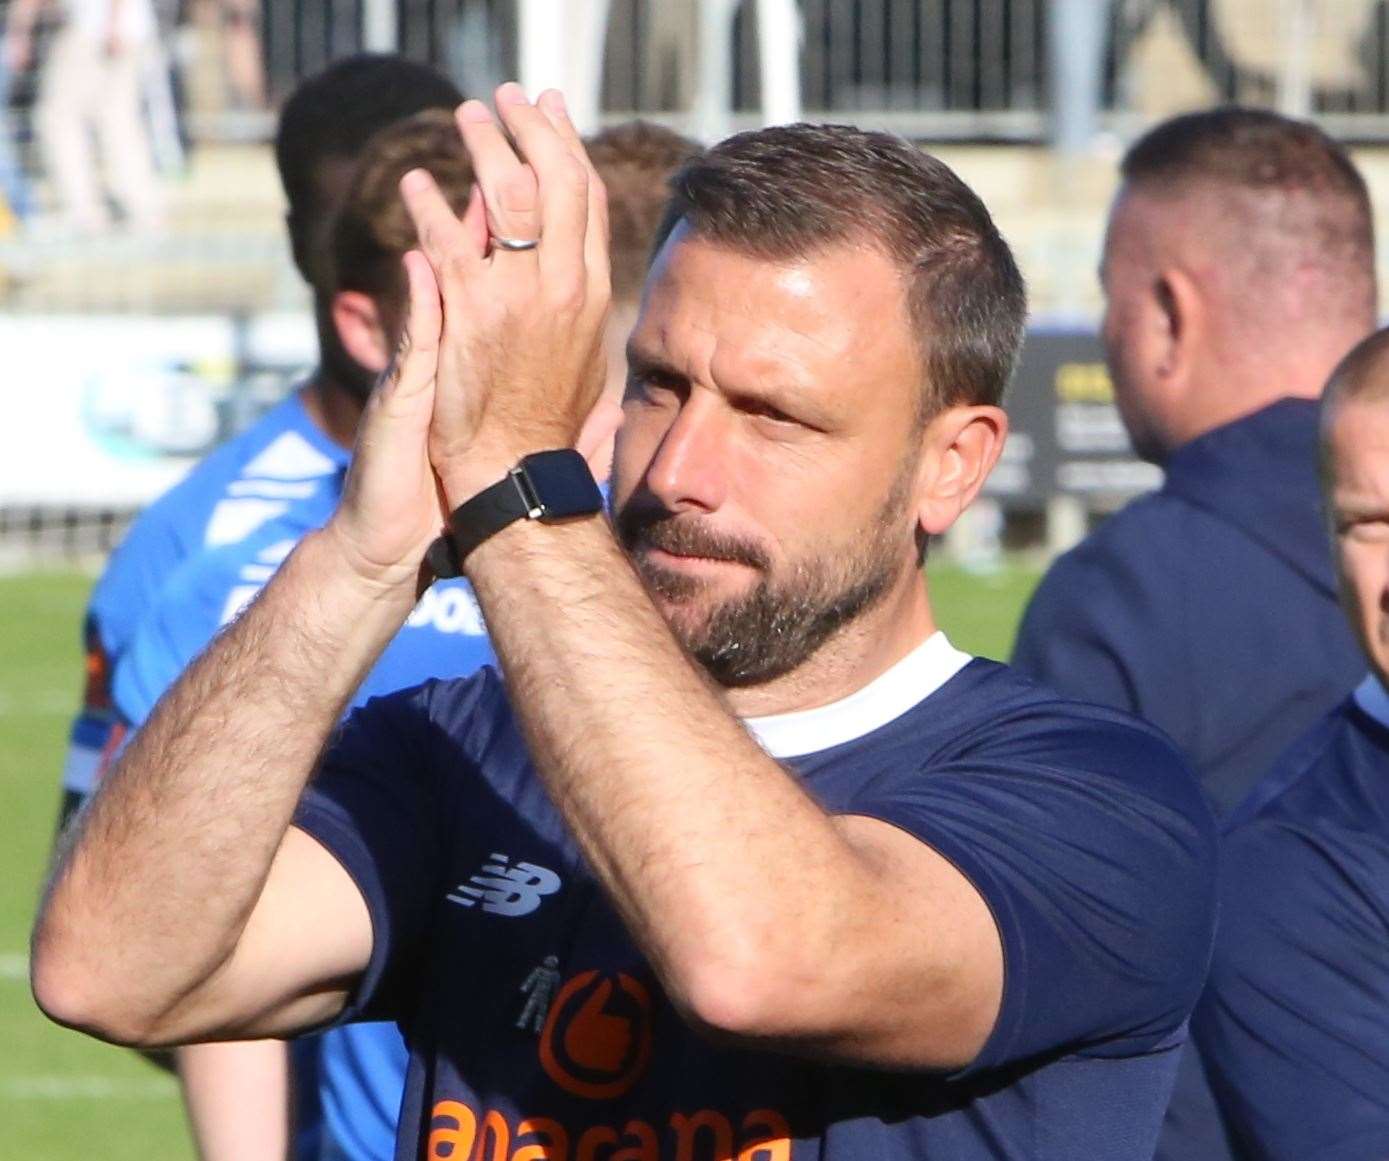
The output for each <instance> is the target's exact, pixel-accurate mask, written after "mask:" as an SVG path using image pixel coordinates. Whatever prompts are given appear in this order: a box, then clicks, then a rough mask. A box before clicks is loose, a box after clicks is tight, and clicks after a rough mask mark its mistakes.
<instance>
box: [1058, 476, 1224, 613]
mask: <svg viewBox="0 0 1389 1161" xmlns="http://www.w3.org/2000/svg"><path fill="white" fill-rule="evenodd" d="M1219 534H1220V529H1219V526H1218V522H1217V521H1215V520H1214V519H1213V518H1212V517H1210V516H1209V515H1208V514H1206V513H1205V512H1203V511H1201V510H1200V509H1199V508H1196V507H1194V506H1192V505H1191V504H1188V503H1187V502H1186V501H1185V500H1183V499H1181V498H1180V497H1178V496H1174V495H1172V494H1171V493H1170V492H1165V491H1162V492H1152V493H1150V494H1148V495H1146V496H1141V497H1139V498H1138V499H1137V500H1133V501H1131V502H1130V503H1129V504H1127V505H1125V506H1124V507H1123V508H1121V509H1120V510H1119V511H1118V512H1116V513H1114V514H1113V515H1112V516H1109V517H1106V518H1105V520H1104V521H1103V522H1102V523H1101V524H1100V525H1099V527H1097V528H1096V529H1095V530H1094V531H1093V532H1091V533H1090V534H1089V535H1088V536H1086V537H1085V539H1084V540H1082V541H1081V542H1080V543H1079V544H1077V545H1076V546H1075V547H1074V548H1072V549H1069V550H1068V551H1066V552H1064V553H1062V554H1061V555H1060V556H1058V557H1057V558H1056V560H1055V561H1054V562H1053V563H1052V565H1051V567H1050V568H1049V569H1048V570H1047V576H1046V578H1045V580H1044V581H1043V586H1044V587H1046V588H1050V589H1051V590H1053V595H1058V596H1059V595H1060V594H1061V593H1062V592H1063V591H1066V586H1069V585H1070V584H1072V583H1073V582H1074V581H1076V580H1077V579H1083V580H1096V579H1101V578H1104V577H1119V576H1125V577H1136V578H1138V579H1139V580H1152V581H1156V580H1158V579H1159V577H1160V575H1161V574H1157V573H1154V572H1153V568H1154V566H1156V565H1160V566H1161V568H1162V569H1163V570H1164V571H1166V572H1167V573H1170V572H1171V570H1172V569H1173V568H1177V567H1180V566H1181V563H1182V561H1184V560H1188V559H1190V558H1191V555H1190V550H1191V543H1190V541H1191V538H1192V537H1193V536H1197V537H1207V536H1218V535H1219ZM1085 595H1087V594H1082V593H1074V596H1075V597H1077V598H1080V597H1083V596H1085Z"/></svg>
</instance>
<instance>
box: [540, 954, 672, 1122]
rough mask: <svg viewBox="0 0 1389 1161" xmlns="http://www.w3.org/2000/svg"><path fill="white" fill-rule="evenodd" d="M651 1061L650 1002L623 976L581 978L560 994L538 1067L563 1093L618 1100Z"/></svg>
mask: <svg viewBox="0 0 1389 1161" xmlns="http://www.w3.org/2000/svg"><path fill="white" fill-rule="evenodd" d="M650 1057H651V997H650V995H649V994H648V993H647V991H646V989H645V988H644V987H643V986H642V985H641V984H640V983H638V982H637V981H636V980H634V979H633V978H632V977H631V976H629V975H627V974H626V973H625V972H618V973H617V975H616V976H610V975H606V974H603V973H601V972H597V971H586V972H581V973H580V974H579V975H577V976H575V977H574V978H573V979H571V980H569V981H568V982H567V983H566V984H565V985H564V987H562V988H560V990H559V995H557V996H556V997H555V1000H554V1003H553V1004H551V1005H550V1014H549V1016H548V1018H547V1019H546V1021H545V1028H544V1030H543V1031H542V1032H541V1033H540V1066H541V1067H542V1068H543V1069H544V1070H545V1075H546V1076H548V1077H549V1078H550V1079H551V1080H553V1081H554V1082H555V1083H556V1084H557V1085H559V1087H560V1088H562V1089H563V1090H564V1091H565V1092H567V1093H571V1094H572V1095H574V1096H580V1097H587V1098H588V1099H590V1100H595V1101H604V1100H612V1099H613V1098H614V1097H620V1096H621V1095H622V1094H623V1093H625V1092H626V1091H627V1090H628V1089H630V1088H631V1087H632V1085H634V1084H635V1083H636V1082H637V1078H638V1077H639V1076H641V1074H642V1072H643V1071H644V1070H645V1068H646V1063H647V1061H648V1060H649V1059H650Z"/></svg>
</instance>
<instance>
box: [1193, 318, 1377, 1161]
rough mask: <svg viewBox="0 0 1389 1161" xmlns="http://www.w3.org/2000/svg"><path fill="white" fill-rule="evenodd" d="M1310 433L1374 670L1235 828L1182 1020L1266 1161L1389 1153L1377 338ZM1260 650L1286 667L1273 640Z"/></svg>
mask: <svg viewBox="0 0 1389 1161" xmlns="http://www.w3.org/2000/svg"><path fill="white" fill-rule="evenodd" d="M1322 428H1323V432H1324V437H1323V439H1324V444H1323V456H1324V471H1325V487H1326V493H1327V508H1328V515H1329V517H1330V523H1331V531H1332V536H1333V542H1334V547H1335V554H1336V562H1337V566H1338V571H1339V574H1340V581H1341V594H1342V601H1343V603H1344V605H1345V613H1346V617H1347V619H1348V620H1349V622H1350V626H1351V628H1352V629H1353V630H1354V632H1355V636H1356V638H1357V639H1358V641H1359V643H1360V646H1361V648H1362V650H1363V651H1364V656H1365V657H1367V658H1368V659H1369V665H1370V671H1371V672H1370V676H1368V677H1366V678H1365V679H1364V681H1362V682H1361V683H1360V685H1359V686H1358V687H1357V688H1356V690H1355V693H1354V695H1353V696H1351V697H1349V698H1347V699H1346V700H1345V701H1343V702H1341V704H1340V705H1338V706H1337V707H1336V709H1335V710H1333V711H1332V713H1331V714H1330V715H1328V716H1327V717H1326V718H1324V719H1323V720H1322V721H1321V722H1320V723H1319V724H1318V725H1316V726H1315V727H1314V728H1313V729H1312V730H1311V731H1310V732H1309V733H1307V734H1306V735H1304V736H1303V737H1302V738H1301V739H1299V741H1298V742H1297V743H1296V744H1295V745H1294V746H1293V747H1292V748H1291V749H1290V750H1288V751H1287V753H1286V754H1284V756H1283V757H1282V758H1281V759H1280V760H1279V762H1278V764H1277V766H1276V767H1275V769H1274V771H1273V773H1272V774H1271V775H1270V776H1269V777H1268V778H1266V779H1264V780H1262V781H1261V782H1260V783H1259V784H1258V787H1257V789H1256V790H1255V792H1254V793H1253V794H1252V795H1251V796H1250V797H1249V798H1248V799H1247V800H1246V801H1245V803H1244V805H1243V806H1242V807H1241V808H1240V809H1239V810H1238V811H1237V812H1236V814H1235V815H1234V816H1233V817H1232V818H1231V819H1230V820H1229V825H1228V826H1227V829H1226V834H1225V841H1224V844H1223V849H1222V858H1221V880H1222V892H1221V904H1222V905H1221V926H1220V929H1219V931H1218V933H1217V937H1216V953H1215V960H1214V963H1213V965H1212V968H1211V976H1210V981H1209V982H1208V984H1207V985H1206V992H1205V994H1204V996H1203V997H1202V999H1201V1003H1200V1005H1199V1007H1198V1008H1197V1011H1196V1014H1195V1015H1194V1016H1193V1017H1192V1030H1193V1035H1194V1037H1195V1043H1196V1044H1197V1045H1198V1047H1199V1048H1200V1050H1201V1054H1202V1057H1203V1058H1204V1060H1205V1063H1206V1071H1207V1074H1208V1075H1209V1077H1210V1083H1211V1087H1212V1089H1213V1090H1214V1093H1215V1096H1216V1100H1217V1103H1218V1105H1219V1108H1220V1115H1221V1119H1222V1122H1223V1124H1224V1128H1225V1131H1226V1132H1227V1134H1228V1135H1229V1137H1230V1139H1231V1141H1232V1143H1233V1145H1234V1148H1235V1155H1236V1156H1239V1157H1257V1158H1259V1159H1260V1161H1309V1159H1311V1158H1315V1159H1316V1161H1378V1159H1379V1158H1383V1157H1389V777H1386V772H1389V331H1380V332H1379V333H1378V334H1376V335H1374V336H1373V337H1372V338H1370V339H1367V340H1366V341H1365V342H1364V343H1362V344H1361V345H1360V346H1358V347H1356V348H1355V350H1354V351H1352V352H1351V354H1350V355H1349V356H1347V358H1346V360H1345V361H1344V362H1343V363H1342V364H1341V366H1340V368H1339V369H1338V370H1337V372H1336V374H1335V376H1334V377H1333V379H1332V381H1331V384H1330V385H1329V387H1328V388H1327V395H1326V403H1325V405H1324V414H1323V419H1322ZM1268 657H1269V664H1270V665H1271V666H1281V665H1283V664H1284V663H1285V659H1284V657H1283V654H1282V649H1281V646H1280V642H1279V640H1278V639H1277V638H1273V639H1271V640H1270V641H1269V643H1268ZM1173 1156H1174V1157H1175V1156H1176V1154H1175V1153H1174V1154H1173ZM1198 1161H1199V1159H1198Z"/></svg>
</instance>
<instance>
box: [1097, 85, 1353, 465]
mask: <svg viewBox="0 0 1389 1161" xmlns="http://www.w3.org/2000/svg"><path fill="white" fill-rule="evenodd" d="M1122 174H1123V179H1124V181H1123V185H1122V187H1121V189H1120V193H1119V196H1118V198H1117V199H1116V201H1115V204H1114V208H1113V210H1112V212H1111V215H1110V221H1109V230H1108V234H1107V236H1106V239H1105V253H1104V261H1103V265H1102V269H1101V277H1102V280H1103V282H1104V287H1105V295H1106V317H1105V327H1104V331H1105V345H1106V350H1107V354H1108V357H1109V361H1110V367H1111V371H1112V372H1113V376H1114V380H1115V385H1116V388H1117V390H1118V392H1119V403H1120V409H1121V412H1122V414H1123V416H1124V420H1125V423H1126V424H1127V425H1128V427H1129V431H1130V434H1131V435H1132V436H1133V440H1134V444H1135V447H1137V448H1138V450H1139V451H1140V452H1141V453H1143V454H1144V455H1146V456H1148V458H1150V459H1154V460H1158V461H1161V460H1162V459H1164V458H1165V457H1166V455H1167V454H1169V453H1170V452H1171V451H1173V450H1175V449H1176V448H1177V447H1180V446H1181V445H1182V444H1184V443H1187V442H1189V441H1190V440H1192V439H1194V438H1197V437H1198V436H1200V435H1203V434H1205V433H1206V432H1207V431H1210V430H1212V429H1213V428H1215V427H1219V426H1222V425H1223V424H1226V423H1229V422H1232V421H1233V420H1235V419H1238V418H1240V417H1242V416H1244V415H1248V414H1250V413H1252V412H1254V411H1257V410H1259V409H1260V408H1262V407H1264V406H1267V405H1268V404H1270V403H1273V402H1275V401H1276V400H1278V399H1280V398H1284V397H1289V396H1291V397H1297V398H1315V397H1316V396H1317V395H1319V394H1320V393H1321V390H1322V387H1323V385H1324V384H1325V382H1326V379H1327V376H1328V375H1329V374H1330V372H1331V369H1332V368H1333V367H1334V366H1335V365H1336V364H1337V362H1339V360H1340V359H1341V357H1342V356H1343V355H1344V354H1345V352H1346V351H1347V350H1349V349H1350V347H1352V346H1353V345H1354V344H1355V343H1356V342H1358V341H1359V340H1360V339H1361V338H1362V337H1363V336H1364V335H1365V334H1367V333H1368V332H1369V331H1370V330H1371V329H1373V327H1374V324H1375V312H1376V305H1377V304H1376V289H1375V276H1374V232H1373V225H1372V218H1371V212H1370V201H1369V196H1368V194H1367V192H1366V189H1365V183H1364V181H1363V179H1362V178H1361V177H1360V174H1359V173H1358V172H1357V171H1356V169H1355V166H1354V165H1353V164H1352V162H1351V160H1350V158H1349V157H1348V156H1347V155H1346V153H1345V151H1344V150H1343V149H1342V148H1341V147H1340V146H1339V145H1337V144H1336V142H1334V141H1332V140H1331V139H1330V138H1329V137H1327V136H1326V135H1325V134H1324V133H1322V132H1321V130H1319V129H1317V128H1316V127H1315V126H1312V125H1308V124H1304V123H1302V122H1299V121H1293V120H1289V119H1288V118H1286V117H1281V116H1279V115H1278V114H1276V113H1269V112H1265V111H1262V110H1253V109H1240V108H1226V109H1215V110H1210V111H1207V112H1203V113H1193V114H1190V115H1187V116H1184V117H1177V118H1174V119H1173V120H1171V121H1167V122H1165V123H1164V124H1162V125H1159V126H1158V127H1157V128H1155V129H1154V130H1152V131H1151V132H1150V133H1148V134H1147V135H1146V136H1145V137H1143V138H1142V139H1141V140H1139V141H1138V142H1137V143H1136V144H1135V145H1134V146H1133V148H1132V149H1131V150H1130V151H1129V153H1128V155H1127V156H1126V157H1125V159H1124V162H1123V166H1122Z"/></svg>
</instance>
